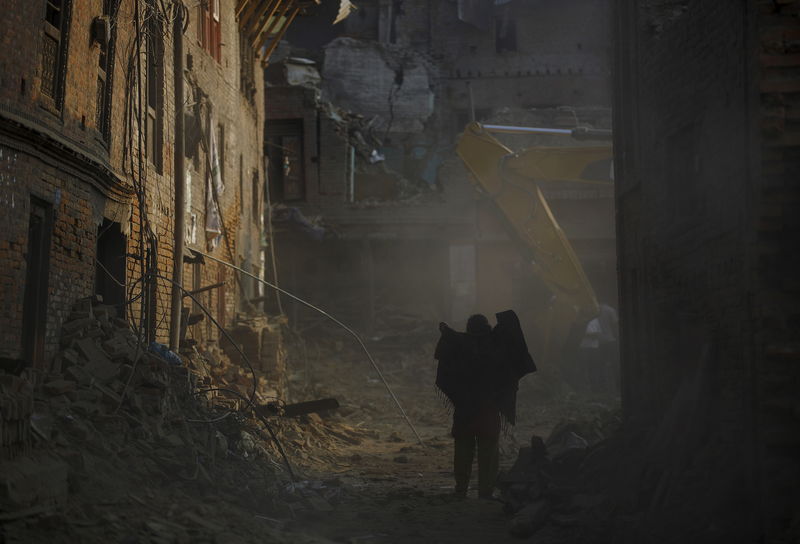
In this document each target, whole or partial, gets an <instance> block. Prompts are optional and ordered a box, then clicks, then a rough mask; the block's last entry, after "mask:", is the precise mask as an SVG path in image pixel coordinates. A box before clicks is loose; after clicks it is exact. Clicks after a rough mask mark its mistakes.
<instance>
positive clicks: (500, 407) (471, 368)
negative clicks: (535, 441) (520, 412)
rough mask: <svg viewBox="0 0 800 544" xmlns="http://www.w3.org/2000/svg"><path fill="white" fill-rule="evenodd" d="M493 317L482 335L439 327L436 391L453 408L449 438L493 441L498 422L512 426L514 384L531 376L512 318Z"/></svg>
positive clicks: (512, 315) (516, 323) (531, 368)
mask: <svg viewBox="0 0 800 544" xmlns="http://www.w3.org/2000/svg"><path fill="white" fill-rule="evenodd" d="M496 315H497V326H496V327H495V328H494V329H493V330H492V331H491V332H489V333H486V334H469V333H462V332H457V331H454V330H453V329H451V328H450V327H448V326H447V325H445V324H444V323H443V324H441V325H440V330H441V333H442V335H441V337H440V339H439V343H438V344H437V345H436V352H435V354H434V357H435V358H436V359H437V360H438V361H439V365H438V367H437V372H436V386H437V387H438V388H439V390H440V391H441V392H442V393H443V394H444V396H445V397H446V398H447V400H448V401H449V403H450V404H451V405H452V406H453V436H465V435H479V436H480V435H490V436H491V435H497V434H498V433H499V432H500V426H501V420H500V418H501V416H502V418H503V419H504V420H505V422H506V423H508V424H510V425H513V424H514V423H515V422H516V393H517V386H518V382H519V380H520V378H522V377H523V376H524V375H525V374H528V373H529V372H533V371H535V370H536V366H535V365H534V363H533V359H532V358H531V356H530V354H529V353H528V348H527V345H526V344H525V338H524V336H523V334H522V329H521V328H520V325H519V319H517V316H516V314H515V313H514V312H513V311H512V310H508V311H506V312H501V313H499V314H496Z"/></svg>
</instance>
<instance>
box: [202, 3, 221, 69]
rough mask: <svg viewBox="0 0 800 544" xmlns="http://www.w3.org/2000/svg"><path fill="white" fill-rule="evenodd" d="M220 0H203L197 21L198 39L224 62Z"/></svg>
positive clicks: (218, 60) (210, 52) (208, 50)
mask: <svg viewBox="0 0 800 544" xmlns="http://www.w3.org/2000/svg"><path fill="white" fill-rule="evenodd" d="M219 2H220V0H201V2H200V4H199V5H198V6H197V9H198V10H199V13H198V17H197V21H198V26H197V39H198V41H199V42H200V46H201V47H202V48H203V49H205V50H206V51H207V52H208V54H209V55H211V56H212V57H213V58H214V60H216V61H217V62H222V28H221V26H220V4H219Z"/></svg>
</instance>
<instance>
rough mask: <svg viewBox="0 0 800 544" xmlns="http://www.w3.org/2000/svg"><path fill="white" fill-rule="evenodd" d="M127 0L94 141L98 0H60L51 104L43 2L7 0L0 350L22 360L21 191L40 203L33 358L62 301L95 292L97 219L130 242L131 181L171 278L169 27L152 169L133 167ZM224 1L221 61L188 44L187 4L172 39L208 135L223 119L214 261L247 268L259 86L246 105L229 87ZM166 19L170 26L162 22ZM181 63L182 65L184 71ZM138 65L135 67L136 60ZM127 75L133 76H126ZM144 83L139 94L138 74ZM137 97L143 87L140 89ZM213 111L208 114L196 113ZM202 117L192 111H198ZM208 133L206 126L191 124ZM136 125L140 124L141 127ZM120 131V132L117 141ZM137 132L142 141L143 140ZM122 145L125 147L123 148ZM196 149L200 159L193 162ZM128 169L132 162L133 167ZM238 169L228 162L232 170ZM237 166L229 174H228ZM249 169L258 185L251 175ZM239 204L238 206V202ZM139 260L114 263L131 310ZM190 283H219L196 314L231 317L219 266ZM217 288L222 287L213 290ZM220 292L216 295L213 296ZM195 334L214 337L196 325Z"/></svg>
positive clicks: (2, 34)
mask: <svg viewBox="0 0 800 544" xmlns="http://www.w3.org/2000/svg"><path fill="white" fill-rule="evenodd" d="M133 6H134V2H133V1H132V0H123V1H122V2H121V5H120V10H119V14H118V17H117V24H116V25H114V26H115V28H116V42H115V43H116V47H115V50H114V53H113V58H114V63H113V70H112V74H110V76H109V81H113V91H112V93H111V97H112V100H111V105H110V118H111V121H110V126H111V130H110V137H109V138H108V140H107V141H106V140H105V138H104V135H103V132H102V131H101V130H99V129H98V127H97V126H96V122H95V119H96V101H97V88H96V81H97V78H98V62H99V55H100V48H99V46H98V45H97V44H93V43H92V42H91V40H90V27H91V22H92V19H93V18H94V17H96V16H99V15H101V14H102V1H101V0H89V1H81V2H78V1H73V2H72V11H71V17H70V31H69V38H68V49H67V58H68V61H67V67H66V75H65V79H64V93H63V94H64V100H63V107H62V108H61V110H60V111H53V108H52V107H48V103H47V99H45V98H43V96H42V93H41V73H42V36H43V28H44V26H43V25H44V21H43V16H44V2H43V1H42V2H40V1H38V0H37V1H33V2H22V1H19V2H17V1H12V2H11V3H10V5H9V6H7V10H6V12H7V13H6V16H5V17H4V18H3V20H2V21H0V45H1V46H2V47H3V50H4V51H17V52H18V54H15V55H4V56H3V58H2V59H0V64H2V66H1V67H2V75H0V152H2V154H3V156H2V160H0V163H1V165H0V172H1V173H0V176H1V178H0V199H2V201H3V202H4V203H7V204H8V207H9V209H10V210H12V211H13V213H10V214H4V216H3V218H2V220H1V221H2V222H3V228H2V229H1V230H0V270H2V272H0V278H1V279H0V282H2V286H3V288H2V291H0V303H2V308H3V309H2V313H0V320H2V327H0V329H1V331H2V332H0V335H2V341H3V345H2V347H0V358H5V359H19V358H20V357H22V346H21V344H20V340H19V339H20V336H21V335H20V330H21V327H22V314H23V307H22V306H23V300H24V291H25V285H24V284H25V277H26V262H27V256H26V252H27V237H28V233H27V229H28V221H29V218H28V215H29V203H30V199H31V196H36V197H37V198H39V199H41V200H43V201H44V202H46V203H49V204H51V205H52V206H53V211H54V225H53V231H52V241H51V252H50V253H51V257H50V276H49V280H48V281H49V289H48V307H47V328H46V353H45V355H46V359H49V357H50V356H52V354H53V353H54V351H55V349H56V347H57V340H58V336H59V329H60V325H61V322H62V321H63V319H64V317H65V316H66V315H67V313H68V312H69V309H70V307H71V305H72V303H73V302H74V301H75V300H76V299H77V298H79V297H82V296H86V295H88V294H91V293H92V291H93V290H94V275H95V261H94V259H95V252H96V242H97V241H96V237H97V227H98V224H99V223H100V222H102V220H103V218H104V217H107V218H109V219H111V220H114V221H118V222H120V223H121V224H122V230H123V232H125V233H127V234H128V238H127V253H128V254H129V255H137V254H138V253H139V249H140V234H141V225H142V219H143V218H142V217H141V216H140V211H139V210H138V206H136V205H135V203H136V198H135V197H134V196H133V187H134V186H138V185H141V186H142V187H143V194H144V201H145V203H146V213H147V216H148V219H149V224H150V228H151V229H152V232H153V233H154V235H155V239H156V240H157V247H158V254H157V263H158V273H159V274H160V275H163V276H165V277H168V278H171V277H172V255H173V211H174V210H173V207H174V180H173V175H172V169H173V160H174V153H175V150H174V146H173V144H172V142H173V141H174V134H173V129H172V127H173V120H174V99H173V73H172V37H171V30H172V29H171V28H164V48H163V51H164V59H163V66H164V74H163V78H164V79H163V81H159V82H158V84H160V85H161V91H162V93H163V133H162V143H163V149H162V151H161V153H162V156H163V166H162V168H160V169H158V170H157V169H156V168H154V167H153V166H152V165H151V164H150V163H149V162H148V160H147V159H145V158H144V157H142V160H141V161H139V158H140V157H139V154H140V151H139V145H138V144H139V137H140V132H141V131H140V127H139V126H138V125H137V124H136V122H135V121H133V120H132V119H133V118H134V117H135V115H131V108H133V109H134V111H135V107H136V104H137V100H138V97H137V95H138V92H139V90H140V89H139V88H138V86H137V85H136V77H135V76H136V73H137V72H136V70H137V68H138V66H137V63H136V56H135V55H134V54H133V53H134V52H135V40H136V34H135V32H134V29H135V27H134V24H133V23H134V19H135V18H134V15H135V14H134V11H133V9H134V8H133ZM233 10H234V5H233V4H232V3H228V2H223V3H222V13H221V25H222V42H223V43H224V44H225V45H224V46H223V52H222V58H221V62H219V63H218V62H217V61H215V60H214V59H212V58H211V57H210V55H208V53H206V52H205V51H203V50H202V49H201V48H200V47H199V45H198V41H197V32H196V24H197V20H196V19H197V12H196V10H195V9H190V12H189V16H190V25H189V29H188V32H187V33H186V35H185V38H184V44H185V53H186V60H185V67H186V69H187V78H186V79H187V80H190V81H191V82H194V83H196V84H197V85H198V86H199V87H200V88H202V89H203V91H204V93H205V95H206V99H205V100H204V102H203V104H202V107H203V108H205V109H204V110H203V111H204V112H208V111H213V118H214V130H216V126H217V124H221V125H223V126H224V131H225V146H224V147H225V149H224V152H223V153H222V156H223V157H224V165H223V173H224V174H223V175H224V180H225V183H226V191H225V192H224V194H223V195H222V197H221V209H222V215H223V218H224V219H225V224H226V227H227V230H228V232H229V236H228V241H229V242H230V246H229V245H228V244H225V243H224V242H223V243H222V244H220V246H219V247H218V248H217V249H216V250H215V255H216V256H217V257H219V258H223V259H225V260H232V261H235V262H237V263H241V262H242V261H243V259H247V260H248V262H249V263H251V264H255V265H257V266H258V268H263V266H262V265H259V264H258V263H259V261H260V255H261V251H260V224H261V222H262V219H261V217H260V213H261V211H262V210H263V206H261V205H259V207H258V210H256V211H255V212H254V211H252V210H253V206H252V202H253V200H254V199H256V200H260V199H261V198H262V192H263V187H264V185H263V173H262V170H263V168H262V163H261V149H262V145H263V144H262V141H263V139H262V132H261V121H262V119H263V113H262V111H263V110H262V108H263V106H262V99H261V93H262V92H263V84H262V82H261V81H260V80H261V78H260V77H256V78H255V80H256V86H257V96H256V99H255V101H254V102H252V103H251V102H250V101H249V100H248V99H247V98H246V97H245V96H244V94H242V92H240V90H239V81H240V77H239V70H240V66H239V63H240V56H239V50H238V44H239V39H238V30H237V23H236V21H235V18H234V11H233ZM167 26H169V24H168V23H167ZM189 59H191V60H192V63H191V65H190V64H189V62H188V61H189ZM141 64H142V65H143V66H142V70H143V71H144V70H145V66H144V65H145V62H144V60H142V63H141ZM129 77H130V78H132V79H130V80H129ZM142 81H143V87H142V88H143V89H144V88H146V83H145V80H144V78H142ZM142 92H144V91H142ZM209 105H213V109H212V108H210V107H209ZM204 121H205V119H204ZM204 127H205V128H207V125H204ZM142 130H143V127H142ZM129 134H130V135H131V136H132V140H131V139H129V137H128V136H129ZM142 138H143V135H142ZM131 143H132V144H133V145H131ZM204 157H205V155H204V154H201V162H200V164H201V165H202V164H203V162H202V161H203V158H204ZM140 164H141V165H142V168H140ZM240 164H241V168H240ZM189 170H190V172H191V174H190V175H191V180H192V187H191V194H192V203H191V211H192V212H194V213H195V214H196V216H197V217H196V218H197V228H198V237H197V245H198V247H202V248H205V247H206V245H205V242H206V241H205V234H204V224H205V215H204V214H205V191H206V187H205V180H204V177H203V176H204V174H205V171H206V169H205V168H199V169H198V170H199V171H192V168H191V166H189ZM240 172H241V175H240ZM254 175H255V176H256V179H257V183H256V184H255V185H254V184H253V182H252V180H253V176H254ZM242 202H247V203H248V205H247V206H244V207H243V206H242V205H241V203H242ZM141 269H142V263H141V262H140V261H139V260H137V259H135V258H128V259H127V277H126V281H127V283H128V287H129V291H128V294H129V295H130V296H131V297H132V298H134V299H135V300H134V302H133V303H132V304H131V305H130V310H131V312H132V313H133V314H134V315H136V316H137V317H138V312H139V309H140V305H141V297H139V296H138V295H140V293H141V283H140V282H137V281H136V280H137V279H138V278H140V277H141V275H142V272H141ZM202 275H203V277H202V278H201V284H202V285H207V284H209V283H216V282H218V281H220V280H221V279H224V281H225V283H226V288H225V289H224V290H216V291H214V292H212V293H210V294H206V295H205V298H206V302H207V303H208V305H209V309H210V310H211V311H212V312H213V313H214V314H216V315H221V314H222V313H224V315H225V318H226V319H225V320H226V321H230V319H231V318H232V317H233V316H234V314H235V312H236V311H238V310H240V309H241V308H240V305H239V302H240V301H239V298H238V296H237V292H238V286H237V283H236V282H235V281H234V276H233V274H232V272H231V271H230V270H221V269H218V267H217V266H216V265H206V267H205V268H204V269H203V271H202ZM191 281H192V276H191V268H190V267H188V266H187V267H186V269H185V284H187V285H191ZM170 291H171V285H170V284H169V283H168V282H166V281H164V280H159V285H158V307H157V311H156V320H157V324H158V327H157V329H158V331H157V338H158V339H159V340H160V341H165V340H166V337H167V331H168V329H169V304H170ZM220 293H222V295H220ZM220 296H222V298H223V299H222V301H220V300H219V297H220ZM197 328H198V330H197V331H193V332H195V333H196V336H202V337H207V338H212V339H213V338H216V337H217V332H216V331H212V330H210V329H207V330H205V331H200V330H199V329H200V328H201V327H199V326H198V327H197Z"/></svg>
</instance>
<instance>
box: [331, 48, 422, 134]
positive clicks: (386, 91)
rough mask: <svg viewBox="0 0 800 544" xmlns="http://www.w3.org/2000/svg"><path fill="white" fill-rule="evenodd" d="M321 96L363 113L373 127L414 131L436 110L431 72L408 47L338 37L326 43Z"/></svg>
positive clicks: (407, 131) (417, 130)
mask: <svg viewBox="0 0 800 544" xmlns="http://www.w3.org/2000/svg"><path fill="white" fill-rule="evenodd" d="M322 76H323V86H322V96H323V98H324V99H325V100H329V101H331V102H333V103H335V104H337V105H338V106H341V107H343V108H345V109H349V110H352V111H357V112H359V113H361V114H362V115H364V116H366V117H371V116H379V117H380V120H379V121H378V123H377V124H376V128H378V129H379V130H384V131H389V130H390V131H392V132H399V133H404V132H405V133H418V132H421V131H422V130H423V128H424V126H425V121H426V120H427V119H428V118H429V117H430V116H431V114H432V113H433V108H434V93H433V91H432V89H431V86H432V79H431V70H430V68H429V67H428V66H427V65H426V63H425V62H424V59H423V58H422V57H421V56H420V55H417V54H415V53H413V52H410V51H408V50H401V49H399V48H394V47H389V46H384V45H381V44H378V43H375V42H369V41H363V40H354V39H351V38H338V39H336V40H334V41H333V42H331V43H329V44H328V45H327V46H326V47H325V62H324V64H323V67H322Z"/></svg>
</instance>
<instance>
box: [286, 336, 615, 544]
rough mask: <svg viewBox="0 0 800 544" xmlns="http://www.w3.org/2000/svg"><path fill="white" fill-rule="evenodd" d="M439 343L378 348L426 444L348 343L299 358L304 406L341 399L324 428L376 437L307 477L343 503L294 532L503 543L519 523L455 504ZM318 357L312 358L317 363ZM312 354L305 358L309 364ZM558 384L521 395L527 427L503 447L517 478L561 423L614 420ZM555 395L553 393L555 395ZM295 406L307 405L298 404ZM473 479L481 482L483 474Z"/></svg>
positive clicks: (556, 537)
mask: <svg viewBox="0 0 800 544" xmlns="http://www.w3.org/2000/svg"><path fill="white" fill-rule="evenodd" d="M434 342H435V337H427V338H426V337H424V336H423V337H422V338H421V339H420V340H419V341H418V343H417V344H416V345H415V347H413V348H406V349H397V348H396V347H395V348H388V349H382V348H381V344H380V343H372V344H371V346H372V347H371V349H372V351H373V353H374V355H375V356H376V359H377V361H378V364H379V365H380V366H381V368H382V369H383V371H384V374H385V376H386V378H387V380H388V381H389V383H390V385H391V386H392V388H393V390H394V391H395V394H396V395H397V397H398V398H399V399H400V402H401V403H402V404H403V406H404V408H405V409H406V412H407V413H408V416H409V418H410V419H411V421H412V423H413V424H414V425H415V427H416V429H417V431H418V433H419V434H420V436H421V437H422V440H423V443H424V445H420V444H419V443H418V441H417V440H416V439H415V436H414V434H413V432H412V431H411V430H410V428H409V426H408V425H407V423H406V422H405V420H404V419H403V418H402V416H401V415H400V414H399V412H398V410H397V409H396V407H395V405H394V404H393V402H392V401H391V398H390V397H389V395H388V394H387V393H386V390H385V388H384V386H383V384H382V382H380V381H379V380H378V376H377V374H376V373H375V372H374V371H373V370H372V369H371V366H370V364H369V361H368V360H367V358H366V357H365V356H363V355H362V354H361V353H359V352H358V351H356V350H354V349H352V348H351V347H350V346H348V345H347V344H346V342H345V341H342V340H339V341H335V342H329V343H328V346H330V345H334V346H337V345H338V346H339V347H340V348H341V349H339V350H338V351H336V350H335V349H334V350H330V349H328V348H326V347H325V346H322V347H320V349H316V348H311V349H309V348H307V349H306V350H304V351H302V352H300V351H296V352H295V358H294V359H293V361H292V362H293V363H294V368H295V370H296V372H295V375H294V378H295V390H296V393H295V397H300V396H310V397H313V396H318V397H326V396H333V397H336V398H337V399H339V401H340V403H341V404H342V407H341V409H340V410H338V411H337V412H336V413H334V414H326V415H325V417H324V419H323V421H325V422H331V423H342V424H345V425H348V426H352V427H354V428H355V429H364V430H366V431H368V432H367V433H365V434H364V435H363V436H362V437H360V438H359V439H358V442H357V443H353V444H346V445H340V446H339V447H337V448H336V450H335V451H333V452H329V453H332V454H333V456H332V457H329V458H328V463H320V464H317V463H312V464H311V465H308V468H307V469H306V474H307V476H308V477H310V478H312V479H315V478H318V479H324V478H325V477H326V475H327V477H328V478H329V477H330V475H331V474H335V475H336V476H335V478H334V480H333V481H332V482H329V484H326V485H325V488H326V489H327V490H328V491H327V492H328V493H330V496H331V497H334V498H335V500H336V504H335V506H333V508H332V509H331V510H330V511H319V510H315V509H312V510H310V511H306V512H304V513H302V514H301V515H299V516H298V518H297V519H296V520H294V521H292V522H290V523H288V524H287V528H297V529H301V528H302V530H304V531H307V532H311V533H314V534H319V535H323V536H325V537H327V538H330V539H332V540H334V541H336V542H376V543H378V542H386V543H389V542H460V543H494V542H497V543H501V542H515V541H519V539H518V538H515V537H512V536H510V535H509V533H508V526H509V522H510V518H511V517H510V515H509V514H507V513H504V511H503V505H502V503H501V502H499V501H487V500H479V499H477V491H476V490H475V489H472V490H471V491H470V494H469V496H468V498H467V499H466V500H460V499H457V498H455V497H454V496H453V493H452V491H453V479H452V472H451V471H452V439H451V438H450V436H449V429H450V416H449V414H448V412H447V410H446V409H445V407H444V406H443V404H442V402H441V401H440V399H439V398H438V397H437V395H436V392H435V389H434V386H433V383H434V379H435V363H434V361H433V358H432V352H433V347H434ZM308 354H310V355H308ZM304 355H305V356H304ZM553 383H555V382H554V381H551V380H548V378H547V377H544V378H540V377H539V376H537V375H532V376H528V377H526V378H525V379H524V380H523V382H522V383H521V388H520V394H519V401H518V405H519V423H518V425H517V427H516V428H514V429H512V430H511V431H510V432H509V433H508V434H506V435H505V436H504V437H503V438H502V440H501V470H502V469H508V468H509V467H510V466H511V465H512V464H513V462H514V460H515V459H516V457H517V454H518V451H519V447H520V445H521V444H528V443H529V442H530V438H531V435H533V434H537V435H539V436H545V437H546V436H547V435H548V434H549V432H550V431H551V429H552V428H553V427H554V426H555V425H556V424H557V423H558V422H559V421H562V420H564V419H565V418H566V419H569V418H576V417H580V418H584V419H586V418H587V417H588V418H591V417H592V411H593V410H595V409H596V410H597V411H598V412H603V413H607V412H608V409H607V407H606V406H605V405H600V404H592V403H589V402H586V401H578V400H577V399H576V398H575V397H574V396H572V397H571V396H569V395H565V394H564V393H563V392H553V389H554V388H555V386H553V385H552V384H553ZM547 391H550V392H547ZM295 400H300V398H296V399H295ZM474 470H475V472H473V480H475V477H476V472H477V466H476V467H475V469H474ZM574 530H575V528H574V527H569V526H566V527H564V526H562V527H558V526H555V525H551V526H549V527H545V528H544V529H543V530H542V531H540V532H539V533H538V535H537V542H549V541H552V542H563V541H564V540H563V539H564V538H569V535H570V534H571V533H573V532H574Z"/></svg>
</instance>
